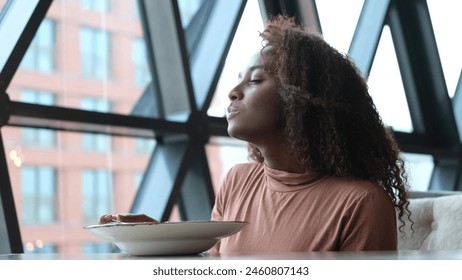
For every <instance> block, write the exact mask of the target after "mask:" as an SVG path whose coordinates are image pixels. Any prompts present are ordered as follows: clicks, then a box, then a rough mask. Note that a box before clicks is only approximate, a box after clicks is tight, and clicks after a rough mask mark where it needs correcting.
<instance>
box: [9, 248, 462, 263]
mask: <svg viewBox="0 0 462 280" xmlns="http://www.w3.org/2000/svg"><path fill="white" fill-rule="evenodd" d="M136 259H167V260H168V259H172V260H175V259H178V260H279V259H280V260H462V250H439V251H437V250H435V251H419V250H413V251H392V252H390V251H384V252H299V253H239V254H222V255H220V256H210V255H208V254H206V253H204V254H199V255H188V256H130V255H127V254H124V253H93V254H84V253H80V254H60V253H44V254H0V261H1V260H136Z"/></svg>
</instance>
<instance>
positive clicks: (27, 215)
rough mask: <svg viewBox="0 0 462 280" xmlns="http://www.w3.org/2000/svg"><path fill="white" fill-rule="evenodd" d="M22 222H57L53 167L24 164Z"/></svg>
mask: <svg viewBox="0 0 462 280" xmlns="http://www.w3.org/2000/svg"><path fill="white" fill-rule="evenodd" d="M21 186H22V188H21V189H22V199H23V203H22V222H23V223H24V224H50V223H54V222H56V218H57V217H56V207H57V196H56V172H55V170H54V169H53V168H51V167H46V166H40V167H34V166H23V167H22V169H21Z"/></svg>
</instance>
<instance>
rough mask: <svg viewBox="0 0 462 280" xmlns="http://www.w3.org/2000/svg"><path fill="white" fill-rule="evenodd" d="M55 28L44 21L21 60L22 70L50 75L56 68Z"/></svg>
mask: <svg viewBox="0 0 462 280" xmlns="http://www.w3.org/2000/svg"><path fill="white" fill-rule="evenodd" d="M55 42H56V26H55V22H54V21H53V20H51V19H44V20H43V22H42V24H41V25H40V27H39V29H38V31H37V33H36V34H35V37H34V39H33V40H32V42H31V44H30V46H29V48H28V49H27V52H26V54H25V56H24V58H23V60H22V64H21V66H22V67H23V68H24V69H28V70H33V71H38V72H44V73H50V72H53V71H54V70H55V68H56V58H55V56H56V46H55Z"/></svg>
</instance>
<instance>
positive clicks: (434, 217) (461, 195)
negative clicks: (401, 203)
mask: <svg viewBox="0 0 462 280" xmlns="http://www.w3.org/2000/svg"><path fill="white" fill-rule="evenodd" d="M409 209H410V210H411V212H412V214H411V219H412V220H414V226H413V228H414V231H415V232H414V233H412V231H411V228H410V223H407V224H406V226H405V227H404V231H405V236H402V234H401V233H400V232H398V250H454V249H462V192H438V193H428V192H417V193H411V194H410V203H409Z"/></svg>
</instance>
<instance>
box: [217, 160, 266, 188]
mask: <svg viewBox="0 0 462 280" xmlns="http://www.w3.org/2000/svg"><path fill="white" fill-rule="evenodd" d="M263 176H264V168H263V164H261V163H239V164H236V165H234V166H233V167H231V168H230V169H229V170H228V172H227V173H226V175H225V178H224V180H223V184H222V188H224V189H226V190H228V191H231V189H234V188H243V187H244V186H247V185H249V184H254V183H256V182H258V181H260V180H261V178H262V177H263Z"/></svg>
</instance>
